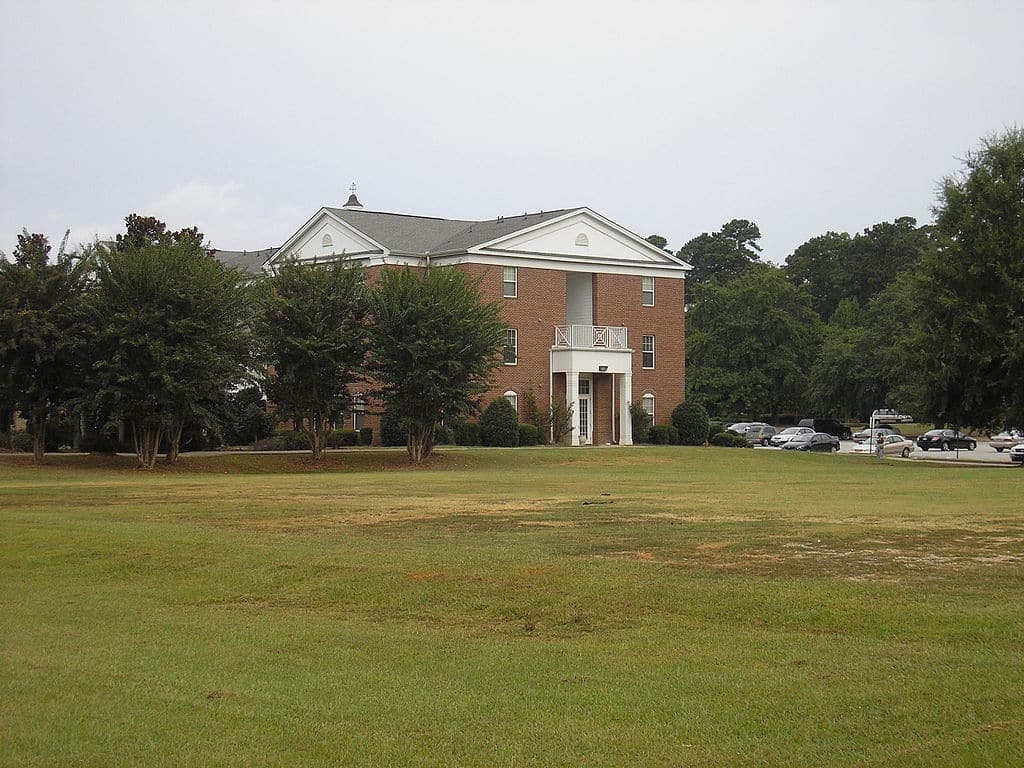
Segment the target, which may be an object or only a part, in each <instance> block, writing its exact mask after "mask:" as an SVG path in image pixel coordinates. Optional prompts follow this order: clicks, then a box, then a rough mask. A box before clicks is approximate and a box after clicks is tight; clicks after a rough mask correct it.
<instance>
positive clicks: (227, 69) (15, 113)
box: [0, 0, 1024, 262]
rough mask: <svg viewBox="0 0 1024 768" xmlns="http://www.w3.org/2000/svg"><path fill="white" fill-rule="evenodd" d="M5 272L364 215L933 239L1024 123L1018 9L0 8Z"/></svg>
mask: <svg viewBox="0 0 1024 768" xmlns="http://www.w3.org/2000/svg"><path fill="white" fill-rule="evenodd" d="M0 7H2V11H3V14H2V19H3V22H2V24H0V105H2V106H0V110H2V113H0V117H2V125H3V128H2V144H0V248H2V249H3V250H5V251H7V252H8V253H10V251H11V249H12V248H13V245H14V242H15V236H16V234H17V233H18V232H19V231H20V230H21V228H22V227H26V228H28V229H29V230H31V231H39V232H44V233H46V234H48V235H49V236H50V238H51V240H52V241H54V242H57V241H59V239H60V237H61V235H62V234H63V232H64V230H65V229H66V228H68V227H70V228H71V229H72V232H73V234H72V240H73V241H80V240H89V239H91V238H92V236H93V235H94V234H98V235H100V236H105V235H109V234H111V233H113V232H117V231H121V225H122V222H123V219H124V217H125V216H126V215H127V214H129V213H132V212H141V213H146V214H152V215H155V216H158V217H160V218H161V219H163V220H165V221H166V222H167V223H168V224H169V225H170V226H171V227H173V228H178V227H181V226H190V225H196V226H198V227H199V228H200V229H201V230H202V231H204V232H205V233H206V235H207V237H208V238H209V240H210V241H211V242H212V244H213V245H214V246H215V247H219V248H225V249H243V248H246V249H256V248H263V247H267V246H271V245H279V244H281V243H282V242H283V241H284V240H285V239H286V238H287V237H288V236H289V235H291V234H292V233H293V232H294V231H295V230H296V229H298V227H299V226H300V225H301V224H302V223H303V222H304V221H305V220H306V219H307V218H308V217H309V216H311V215H312V214H313V213H314V212H315V211H316V210H317V209H318V208H319V207H320V206H321V205H340V204H342V203H343V202H344V200H345V198H346V197H347V195H348V186H349V184H350V183H351V182H353V181H355V182H356V184H357V185H358V194H359V197H360V199H361V200H362V202H363V204H364V205H365V206H366V207H367V208H371V209H374V210H386V211H395V212H402V213H416V214H423V215H432V216H444V217H451V218H466V219H469V218H491V217H494V216H497V215H511V214H514V213H522V212H524V211H527V210H529V211H536V210H550V209H554V208H562V207H568V206H577V205H587V206H590V207H591V208H593V209H595V210H597V211H599V212H600V213H602V214H604V215H606V216H608V217H609V218H611V219H613V220H615V221H616V222H618V223H620V224H622V225H623V226H626V227H627V228H629V229H632V230H633V231H635V232H637V233H639V234H641V235H647V234H650V233H660V234H662V235H664V236H665V237H667V238H668V239H669V243H670V247H674V248H677V247H678V246H679V245H681V244H682V243H683V242H685V241H686V240H688V239H689V238H691V237H693V236H695V235H697V234H699V233H701V232H704V231H710V230H714V229H717V228H718V227H719V226H720V225H721V224H722V223H723V222H725V221H727V220H729V219H732V218H747V219H750V220H752V221H754V222H756V223H757V224H758V225H759V226H760V228H761V232H762V235H763V240H762V244H763V246H764V249H765V255H766V256H767V257H768V258H770V259H772V260H774V261H777V262H781V261H783V260H784V259H785V258H786V256H787V255H788V254H789V253H790V252H791V251H792V250H793V249H794V248H795V247H796V246H798V245H799V244H800V243H802V242H804V241H805V240H806V239H808V238H809V237H812V236H814V235H817V234H821V233H823V232H826V231H828V230H841V231H848V232H857V231H859V230H861V229H863V228H865V227H868V226H870V225H872V224H874V223H877V222H879V221H884V220H891V219H893V218H895V217H897V216H902V215H910V216H915V217H917V218H918V219H919V221H922V222H924V221H927V220H929V219H930V218H931V213H930V209H931V205H932V203H933V202H934V199H935V188H936V184H937V183H938V181H939V180H940V179H941V178H942V176H944V175H946V174H948V173H950V172H952V171H955V170H956V169H957V168H958V165H959V164H958V160H957V157H959V156H962V155H963V153H964V151H965V150H967V149H969V148H970V147H972V146H975V145H976V144H977V142H978V140H979V138H980V137H982V136H985V135H987V134H990V133H992V132H996V131H1000V130H1002V129H1004V128H1005V127H1008V126H1010V125H1021V124H1024V77H1022V72H1024V45H1022V43H1021V30H1022V29H1024V3H1022V2H1020V0H973V1H972V2H960V1H958V0H931V1H929V2H924V1H920V2H913V1H911V0H890V2H874V1H872V0H861V1H860V2H830V1H829V0H818V1H817V2H801V1H795V0H794V1H792V2H781V1H778V2H776V1H773V0H764V2H753V1H751V2H739V1H734V2H729V1H727V0H726V1H721V2H712V1H711V0H707V1H702V2H686V1H685V0H679V1H676V2H669V1H668V0H635V1H633V2H630V1H629V0H618V1H617V2H603V1H602V0H590V2H569V1H563V0H547V1H546V2H535V1H534V0H517V1H516V2H487V1H486V0H475V1H474V2H461V1H458V0H439V1H437V2H431V1H430V0H421V1H420V2H414V1H413V0H362V1H361V2H342V1H338V2H303V1H301V0H292V1H291V2H271V1H269V0H247V2H244V3H243V2H217V1H216V0H206V1H205V2H185V1H181V2H169V1H168V2H147V1H146V0H133V1H131V2H102V1H100V2H72V1H71V0H68V1H67V2H46V1H45V0H34V1H33V2H31V3H29V2H25V1H24V0H0Z"/></svg>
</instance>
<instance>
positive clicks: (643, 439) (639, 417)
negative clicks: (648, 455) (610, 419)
mask: <svg viewBox="0 0 1024 768" xmlns="http://www.w3.org/2000/svg"><path fill="white" fill-rule="evenodd" d="M629 418H630V421H632V423H633V442H634V443H649V442H651V414H649V413H648V412H647V411H645V410H644V407H643V406H642V405H641V404H640V403H630V404H629Z"/></svg>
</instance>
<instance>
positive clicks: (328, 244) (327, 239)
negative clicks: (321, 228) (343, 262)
mask: <svg viewBox="0 0 1024 768" xmlns="http://www.w3.org/2000/svg"><path fill="white" fill-rule="evenodd" d="M320 245H321V247H323V248H333V247H334V241H333V240H332V239H331V236H330V235H329V234H327V235H324V239H323V240H321V241H320Z"/></svg>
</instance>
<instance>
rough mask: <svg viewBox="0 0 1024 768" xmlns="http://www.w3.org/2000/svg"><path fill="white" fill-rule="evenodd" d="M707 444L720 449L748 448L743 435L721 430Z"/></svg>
mask: <svg viewBox="0 0 1024 768" xmlns="http://www.w3.org/2000/svg"><path fill="white" fill-rule="evenodd" d="M708 442H710V443H711V445H717V446H719V447H721V448H750V447H751V445H750V442H749V441H748V440H747V438H745V437H744V436H743V435H737V434H736V433H735V432H730V431H729V430H727V429H726V430H723V431H721V432H719V433H718V434H717V435H715V436H714V437H712V438H711V440H709V441H708Z"/></svg>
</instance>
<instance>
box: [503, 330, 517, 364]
mask: <svg viewBox="0 0 1024 768" xmlns="http://www.w3.org/2000/svg"><path fill="white" fill-rule="evenodd" d="M518 362H519V334H518V333H517V332H516V329H515V328H506V329H505V365H515V364H516V363H518Z"/></svg>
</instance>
